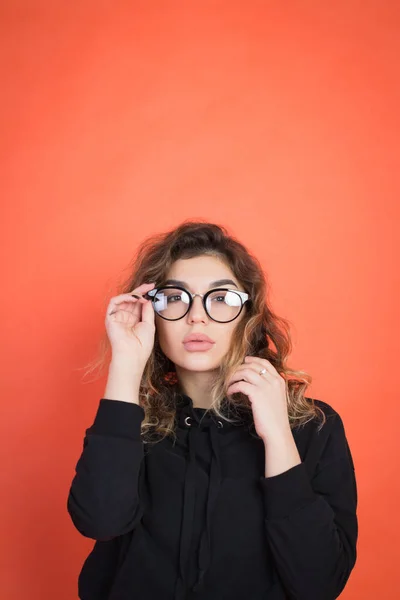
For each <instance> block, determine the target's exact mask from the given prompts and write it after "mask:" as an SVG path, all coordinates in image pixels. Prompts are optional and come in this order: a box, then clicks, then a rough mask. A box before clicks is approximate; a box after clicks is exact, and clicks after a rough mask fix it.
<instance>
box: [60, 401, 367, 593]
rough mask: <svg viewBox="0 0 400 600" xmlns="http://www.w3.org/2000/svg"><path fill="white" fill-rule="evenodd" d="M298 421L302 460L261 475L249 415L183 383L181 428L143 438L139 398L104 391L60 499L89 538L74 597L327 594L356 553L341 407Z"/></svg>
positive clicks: (261, 459)
mask: <svg viewBox="0 0 400 600" xmlns="http://www.w3.org/2000/svg"><path fill="white" fill-rule="evenodd" d="M315 403H316V404H317V405H318V406H319V407H320V408H321V409H322V410H323V411H324V412H325V414H326V416H327V422H326V424H325V425H324V426H323V428H322V429H321V431H317V425H318V423H319V422H317V421H316V420H312V421H310V422H308V423H306V425H305V426H303V427H301V428H296V429H294V430H293V437H294V440H295V443H296V446H297V448H298V450H299V454H300V457H301V460H302V462H301V463H300V464H299V465H295V466H294V467H292V468H290V469H288V470H287V471H285V472H283V473H280V474H279V475H275V476H272V477H268V478H266V477H265V447H264V443H263V441H262V440H261V439H260V438H258V437H255V436H254V435H251V431H253V432H254V431H255V430H254V428H253V429H252V427H253V425H254V424H253V423H252V422H251V420H249V419H246V418H244V419H243V423H242V424H237V423H235V424H231V423H228V422H227V421H225V420H219V419H217V418H216V416H215V415H214V414H213V413H212V414H210V413H208V414H205V409H201V408H195V407H193V402H192V400H191V398H189V397H188V396H186V395H185V394H179V395H178V396H177V441H176V443H175V444H173V440H171V439H170V438H167V439H164V440H163V441H161V442H159V443H156V444H153V445H150V444H144V443H143V441H142V439H141V435H140V426H141V422H142V420H143V418H144V410H143V408H142V407H141V406H139V405H137V404H131V403H127V402H122V401H118V400H110V399H107V398H102V399H101V400H100V403H99V407H98V410H97V413H96V416H95V419H94V422H93V424H92V426H91V427H90V428H89V429H87V430H86V432H85V437H84V441H83V450H82V454H81V456H80V458H79V460H78V462H77V464H76V474H75V476H74V478H73V481H72V484H71V487H70V490H69V494H68V501H67V508H68V511H69V514H70V516H71V519H72V521H73V523H74V525H75V527H76V528H77V530H78V531H79V532H80V533H81V534H82V535H83V536H85V537H89V538H92V539H93V540H96V542H95V544H94V547H93V549H92V551H91V553H90V554H89V556H88V557H87V559H86V560H85V562H84V564H83V567H82V569H81V571H80V574H79V577H78V595H79V598H81V600H128V599H129V600H135V599H138V600H155V599H157V600H161V599H162V600H168V599H170V600H184V599H192V600H206V599H207V600H225V599H226V600H239V599H242V598H246V599H250V600H284V599H295V600H334V599H335V598H337V596H338V595H339V594H340V593H341V591H342V590H343V588H344V587H345V585H346V582H347V580H348V578H349V576H350V573H351V571H352V569H353V567H354V564H355V562H356V543H357V537H358V523H357V515H356V509H357V488H356V479H355V470H354V463H353V459H352V455H351V452H350V448H349V445H348V442H347V439H346V434H345V430H344V426H343V422H342V419H341V418H340V416H339V414H338V413H337V412H336V411H335V410H334V409H333V408H332V407H331V406H330V405H329V404H327V403H325V402H322V401H321V400H315Z"/></svg>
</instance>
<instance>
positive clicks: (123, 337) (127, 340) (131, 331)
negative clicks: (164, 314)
mask: <svg viewBox="0 0 400 600" xmlns="http://www.w3.org/2000/svg"><path fill="white" fill-rule="evenodd" d="M154 285H155V284H154V283H143V284H142V285H140V286H139V287H137V288H135V289H134V290H132V292H130V293H129V294H119V295H118V296H113V297H112V298H111V300H110V303H109V305H108V307H107V314H106V320H105V325H106V330H107V335H108V338H109V340H110V343H111V347H112V355H113V359H115V358H116V359H117V360H119V359H121V360H125V359H127V360H128V361H132V363H134V364H136V365H137V366H140V367H141V368H142V369H143V370H144V368H145V366H146V362H147V360H148V359H149V357H150V354H151V351H152V349H153V345H154V334H155V322H154V309H153V305H152V301H151V300H146V299H145V298H143V297H142V295H144V294H145V293H146V292H148V291H149V290H151V289H152V288H154ZM131 294H137V295H138V296H139V298H135V297H134V296H132V295H131Z"/></svg>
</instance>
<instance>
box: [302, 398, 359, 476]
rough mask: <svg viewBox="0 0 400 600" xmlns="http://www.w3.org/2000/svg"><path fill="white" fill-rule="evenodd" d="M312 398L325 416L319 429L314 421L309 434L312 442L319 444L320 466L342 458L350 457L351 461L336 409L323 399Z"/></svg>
mask: <svg viewBox="0 0 400 600" xmlns="http://www.w3.org/2000/svg"><path fill="white" fill-rule="evenodd" d="M312 400H313V402H314V404H315V406H317V407H318V408H320V409H321V410H322V411H323V413H324V415H325V417H326V421H325V423H324V425H323V426H322V428H321V429H319V428H318V427H317V425H316V423H314V426H313V427H312V430H313V431H312V435H311V437H312V438H313V440H314V444H317V445H318V446H319V452H320V457H319V461H320V463H321V466H322V465H324V464H328V463H330V462H332V461H337V460H338V459H343V458H344V459H347V460H349V459H350V462H352V458H351V452H350V448H349V443H348V439H347V435H346V429H345V425H344V422H343V419H342V417H341V415H340V414H339V412H338V410H337V409H335V408H334V407H333V406H332V405H331V404H329V403H328V402H324V401H323V400H320V399H316V398H313V399H312ZM313 421H314V420H313Z"/></svg>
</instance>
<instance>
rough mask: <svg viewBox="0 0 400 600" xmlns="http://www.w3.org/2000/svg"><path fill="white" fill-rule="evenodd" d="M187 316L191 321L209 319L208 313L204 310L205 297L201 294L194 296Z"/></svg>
mask: <svg viewBox="0 0 400 600" xmlns="http://www.w3.org/2000/svg"><path fill="white" fill-rule="evenodd" d="M187 318H188V321H189V322H193V323H197V322H201V321H203V322H206V321H208V315H207V313H206V311H205V310H204V306H203V298H202V297H201V296H197V295H196V296H194V298H193V302H192V306H191V307H190V310H189V312H188V314H187Z"/></svg>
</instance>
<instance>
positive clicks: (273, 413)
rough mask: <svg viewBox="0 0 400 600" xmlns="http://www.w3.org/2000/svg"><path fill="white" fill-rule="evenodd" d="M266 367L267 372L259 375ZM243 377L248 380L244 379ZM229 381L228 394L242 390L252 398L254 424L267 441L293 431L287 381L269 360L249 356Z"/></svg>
mask: <svg viewBox="0 0 400 600" xmlns="http://www.w3.org/2000/svg"><path fill="white" fill-rule="evenodd" d="M263 368H265V369H267V371H266V372H265V373H263V374H262V375H260V371H261V369H263ZM242 379H244V380H245V381H241V380H242ZM228 384H229V387H228V395H231V394H233V393H235V392H242V393H243V394H246V396H248V397H249V400H250V402H251V407H252V411H253V418H254V426H255V428H256V431H257V434H258V435H259V436H260V437H261V438H262V439H263V441H264V442H267V441H268V440H274V439H280V438H281V437H283V436H287V435H288V434H289V433H291V429H290V424H289V415H288V406H287V399H286V381H285V379H284V378H283V377H281V376H280V375H279V373H278V372H277V370H276V369H275V368H274V367H273V366H272V364H271V363H270V362H269V361H268V360H267V359H265V358H259V357H258V356H246V357H245V359H244V363H243V364H241V365H240V366H239V367H238V368H237V369H236V371H235V373H234V374H233V376H232V377H231V378H230V380H229V381H228ZM290 437H291V436H290Z"/></svg>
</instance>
